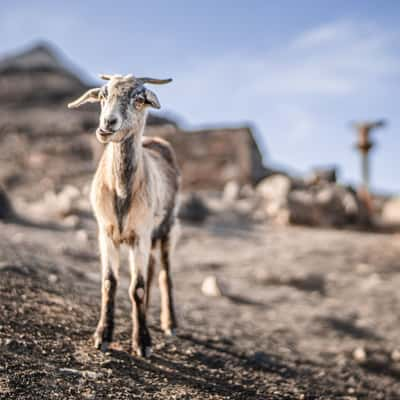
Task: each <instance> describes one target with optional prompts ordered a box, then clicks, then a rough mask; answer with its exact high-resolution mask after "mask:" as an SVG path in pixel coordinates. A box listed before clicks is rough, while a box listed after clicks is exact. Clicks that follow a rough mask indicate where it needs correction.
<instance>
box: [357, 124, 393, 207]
mask: <svg viewBox="0 0 400 400" xmlns="http://www.w3.org/2000/svg"><path fill="white" fill-rule="evenodd" d="M385 125H386V123H385V121H383V120H379V121H373V122H361V123H356V124H353V126H354V127H355V128H356V129H357V131H358V142H357V144H356V147H357V149H358V150H359V151H360V154H361V176H362V186H361V190H360V197H361V199H362V200H363V201H364V203H365V205H366V207H367V210H368V211H369V213H370V214H372V213H373V202H372V197H371V192H370V164H369V152H370V151H371V149H372V148H373V147H374V142H372V141H371V140H370V132H371V131H372V130H374V129H377V128H382V127H384V126H385Z"/></svg>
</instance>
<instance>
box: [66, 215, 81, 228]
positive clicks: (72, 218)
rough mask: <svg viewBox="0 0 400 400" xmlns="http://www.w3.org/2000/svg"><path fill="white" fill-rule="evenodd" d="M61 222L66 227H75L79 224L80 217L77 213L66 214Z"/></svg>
mask: <svg viewBox="0 0 400 400" xmlns="http://www.w3.org/2000/svg"><path fill="white" fill-rule="evenodd" d="M61 222H62V224H63V225H64V226H65V227H67V228H77V227H78V226H79V224H80V219H79V217H78V216H77V215H68V216H67V217H65V218H63V219H62V221H61Z"/></svg>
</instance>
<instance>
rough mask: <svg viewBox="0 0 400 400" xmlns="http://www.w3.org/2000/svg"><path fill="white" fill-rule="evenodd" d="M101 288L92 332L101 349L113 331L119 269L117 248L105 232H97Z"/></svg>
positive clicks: (95, 343) (106, 344) (104, 347)
mask: <svg viewBox="0 0 400 400" xmlns="http://www.w3.org/2000/svg"><path fill="white" fill-rule="evenodd" d="M99 243H100V255H101V267H102V289H101V312H100V320H99V323H98V325H97V329H96V332H95V334H94V345H95V347H96V348H98V349H101V350H103V351H105V350H107V348H108V345H109V343H110V342H111V341H112V336H113V331H114V307H115V293H116V291H117V283H118V271H119V263H120V259H119V248H118V247H116V246H115V245H114V243H113V242H112V240H111V239H110V238H109V237H108V236H107V234H106V233H105V232H100V234H99Z"/></svg>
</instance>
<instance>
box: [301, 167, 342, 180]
mask: <svg viewBox="0 0 400 400" xmlns="http://www.w3.org/2000/svg"><path fill="white" fill-rule="evenodd" d="M336 179H337V169H336V168H335V167H333V168H314V169H313V171H312V172H311V176H310V177H309V178H308V179H306V181H307V182H309V183H310V184H317V183H320V182H329V183H336Z"/></svg>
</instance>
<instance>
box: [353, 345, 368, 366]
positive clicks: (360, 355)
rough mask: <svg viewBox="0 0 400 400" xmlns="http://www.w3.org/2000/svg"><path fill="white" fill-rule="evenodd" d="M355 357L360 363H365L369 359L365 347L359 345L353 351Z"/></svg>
mask: <svg viewBox="0 0 400 400" xmlns="http://www.w3.org/2000/svg"><path fill="white" fill-rule="evenodd" d="M353 358H354V360H356V361H357V362H359V363H364V362H365V361H367V353H366V351H365V349H364V348H363V347H357V348H356V349H355V350H354V351H353Z"/></svg>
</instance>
